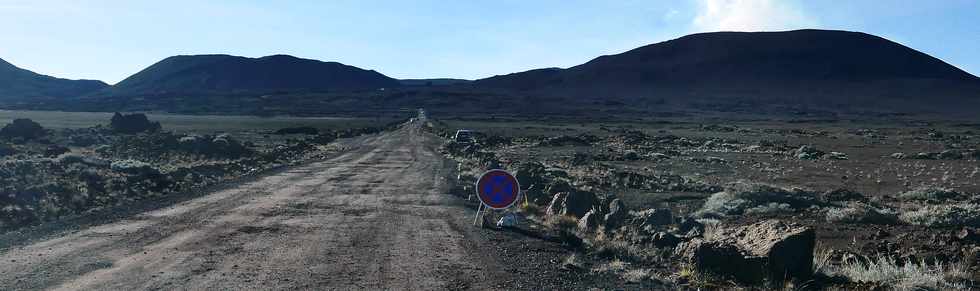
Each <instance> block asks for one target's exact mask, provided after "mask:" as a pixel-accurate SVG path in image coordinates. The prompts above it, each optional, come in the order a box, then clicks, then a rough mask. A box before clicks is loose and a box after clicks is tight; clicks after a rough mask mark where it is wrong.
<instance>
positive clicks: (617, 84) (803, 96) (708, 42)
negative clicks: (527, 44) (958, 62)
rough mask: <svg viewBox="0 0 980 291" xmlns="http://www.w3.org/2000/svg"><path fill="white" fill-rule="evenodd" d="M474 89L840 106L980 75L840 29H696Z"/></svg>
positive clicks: (914, 94) (978, 84)
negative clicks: (756, 30) (769, 30)
mask: <svg viewBox="0 0 980 291" xmlns="http://www.w3.org/2000/svg"><path fill="white" fill-rule="evenodd" d="M474 85H475V86H478V87H481V88H487V89H498V90H500V89H503V90H510V91H518V92H524V94H537V95H562V96H572V97H578V98H598V99H603V98H608V97H613V96H614V97H622V98H626V99H630V98H632V99H637V98H639V99H643V98H655V99H658V100H663V99H667V100H671V99H674V100H678V101H685V102H696V101H703V100H719V99H725V100H727V101H737V100H740V99H739V98H742V100H744V99H752V100H756V101H762V100H765V101H776V102H787V103H825V104H837V105H839V106H848V105H850V104H852V103H853V104H854V105H868V104H867V103H869V102H870V103H874V102H884V101H888V100H890V99H891V100H900V101H903V102H906V101H912V103H915V101H924V102H933V101H934V100H935V99H933V98H935V97H940V98H954V99H955V98H968V99H972V100H976V99H978V98H980V92H978V91H976V90H977V89H980V79H978V78H977V77H976V76H973V75H970V74H969V73H966V72H964V71H962V70H960V69H958V68H956V67H954V66H952V65H949V64H947V63H945V62H943V61H941V60H939V59H936V58H934V57H931V56H929V55H927V54H924V53H921V52H919V51H916V50H913V49H910V48H908V47H905V46H903V45H901V44H898V43H895V42H891V41H889V40H886V39H884V38H881V37H877V36H873V35H869V34H865V33H859V32H848V31H831V30H796V31H785V32H716V33H700V34H692V35H688V36H684V37H681V38H678V39H674V40H670V41H665V42H661V43H656V44H651V45H647V46H643V47H640V48H636V49H633V50H630V51H627V52H624V53H621V54H616V55H607V56H601V57H598V58H596V59H593V60H591V61H589V62H587V63H584V64H581V65H578V66H574V67H571V68H568V69H541V70H532V71H528V72H522V73H515V74H509V75H503V76H494V77H490V78H486V79H481V80H477V81H475V82H474Z"/></svg>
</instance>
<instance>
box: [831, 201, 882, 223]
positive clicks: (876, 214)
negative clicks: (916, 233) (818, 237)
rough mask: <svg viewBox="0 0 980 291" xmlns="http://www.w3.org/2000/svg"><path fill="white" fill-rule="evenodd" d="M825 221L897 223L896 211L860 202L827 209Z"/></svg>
mask: <svg viewBox="0 0 980 291" xmlns="http://www.w3.org/2000/svg"><path fill="white" fill-rule="evenodd" d="M827 221H828V222H839V223H871V224H898V222H899V220H898V213H896V212H895V211H894V210H890V209H884V208H879V207H875V206H872V205H868V204H866V203H861V202H853V203H849V204H848V205H847V206H846V207H841V208H830V209H827Z"/></svg>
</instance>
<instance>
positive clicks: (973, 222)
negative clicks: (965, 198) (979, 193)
mask: <svg viewBox="0 0 980 291" xmlns="http://www.w3.org/2000/svg"><path fill="white" fill-rule="evenodd" d="M899 218H900V219H901V220H902V221H903V222H905V223H908V224H913V225H923V226H949V227H956V226H972V227H980V204H974V203H961V204H943V205H927V206H925V207H922V208H919V209H918V210H914V211H909V212H905V213H902V215H901V216H899Z"/></svg>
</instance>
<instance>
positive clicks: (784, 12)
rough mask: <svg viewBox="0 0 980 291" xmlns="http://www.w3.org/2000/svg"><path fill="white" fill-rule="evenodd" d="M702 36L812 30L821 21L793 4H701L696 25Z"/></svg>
mask: <svg viewBox="0 0 980 291" xmlns="http://www.w3.org/2000/svg"><path fill="white" fill-rule="evenodd" d="M692 25H693V28H694V29H695V30H697V31H699V32H708V31H772V30H791V29H801V28H812V27H814V26H816V25H817V21H816V20H814V19H813V18H811V17H810V16H808V15H806V14H805V13H803V11H801V10H800V9H799V8H797V7H796V6H794V5H793V3H792V2H791V1H789V0H698V13H697V16H695V17H694V22H693V23H692Z"/></svg>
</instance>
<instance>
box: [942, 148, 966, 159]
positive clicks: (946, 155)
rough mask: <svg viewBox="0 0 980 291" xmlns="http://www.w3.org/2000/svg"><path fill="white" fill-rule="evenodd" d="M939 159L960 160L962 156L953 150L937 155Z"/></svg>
mask: <svg viewBox="0 0 980 291" xmlns="http://www.w3.org/2000/svg"><path fill="white" fill-rule="evenodd" d="M939 158H940V159H943V160H961V159H963V154H961V153H960V152H958V151H954V150H944V151H942V152H940V153H939Z"/></svg>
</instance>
